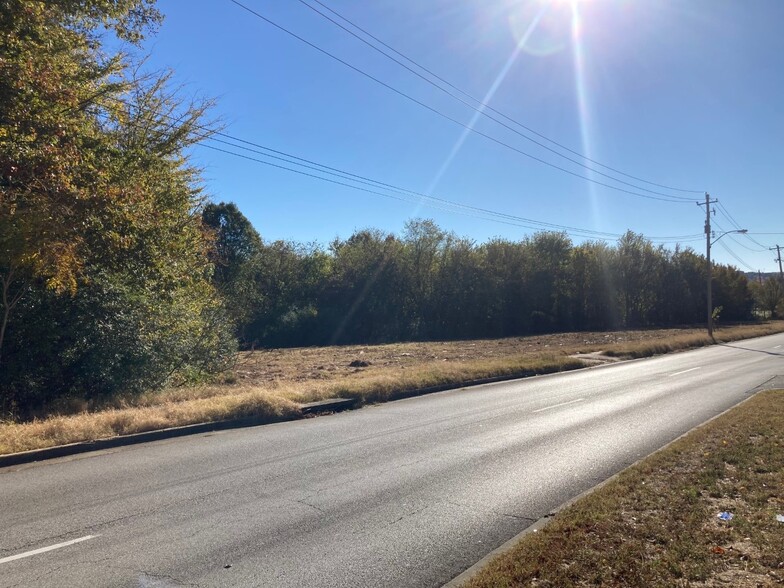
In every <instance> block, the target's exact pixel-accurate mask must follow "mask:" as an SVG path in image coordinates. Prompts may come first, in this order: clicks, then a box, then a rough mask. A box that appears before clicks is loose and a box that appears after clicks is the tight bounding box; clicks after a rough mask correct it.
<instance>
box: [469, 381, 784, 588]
mask: <svg viewBox="0 0 784 588" xmlns="http://www.w3.org/2000/svg"><path fill="white" fill-rule="evenodd" d="M783 511H784V391H782V390H779V391H770V392H761V393H759V394H758V395H756V396H754V397H753V398H751V399H750V400H748V401H746V402H744V403H743V404H741V405H740V406H738V407H736V408H734V409H732V410H731V411H729V412H728V413H726V414H724V415H722V416H720V417H719V418H717V419H714V420H713V421H711V422H709V423H707V424H706V425H703V426H702V427H699V428H698V429H696V430H695V431H693V432H691V433H689V434H688V435H687V436H685V437H683V438H681V439H679V440H677V441H675V442H674V443H673V444H671V445H669V446H668V447H667V448H665V449H663V450H661V451H659V452H657V453H655V454H654V455H652V456H650V457H648V458H646V459H644V460H643V461H641V462H640V463H638V464H636V465H634V466H632V467H630V468H628V469H627V470H625V471H624V472H622V473H621V474H619V475H618V476H617V477H616V478H615V479H613V480H611V481H610V482H608V483H607V484H605V485H604V486H602V487H600V488H599V489H597V490H596V491H595V492H593V493H591V494H589V495H588V496H586V497H584V498H582V499H580V500H578V501H577V502H575V503H573V504H572V505H570V506H568V507H566V508H565V509H564V510H563V511H561V512H559V513H558V514H556V515H555V517H554V518H553V519H552V520H551V521H550V522H549V523H548V524H547V525H545V526H544V527H542V528H541V529H539V530H538V531H537V532H536V533H529V534H527V535H526V536H525V537H523V538H522V539H521V540H520V542H519V543H518V544H517V545H516V546H515V547H514V548H513V549H512V550H511V551H509V552H507V553H505V554H503V555H500V556H498V557H497V558H495V559H494V560H492V561H491V562H490V563H489V564H488V565H487V566H486V567H485V568H483V569H482V570H481V571H480V572H479V573H478V574H477V575H476V576H474V577H473V578H472V579H471V580H469V581H468V582H466V583H465V584H464V585H463V586H464V587H465V588H485V587H490V586H492V587H522V586H536V587H539V588H544V587H547V588H550V587H553V588H554V587H559V588H561V587H562V588H570V587H577V586H579V587H591V586H614V587H630V588H631V587H639V586H646V587H648V586H650V587H665V586H679V587H684V588H685V587H694V588H697V587H706V588H708V587H709V588H714V587H718V586H734V587H737V588H757V587H758V586H765V587H767V586H780V585H782V584H784V523H782V522H779V520H777V516H778V515H782V514H784V512H783ZM721 513H730V514H731V516H725V517H724V518H728V519H730V520H722V519H721V518H719V515H720V514H721Z"/></svg>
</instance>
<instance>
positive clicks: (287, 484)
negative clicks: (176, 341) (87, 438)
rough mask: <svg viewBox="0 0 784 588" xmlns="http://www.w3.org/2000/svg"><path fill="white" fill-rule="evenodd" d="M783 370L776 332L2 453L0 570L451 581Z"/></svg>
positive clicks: (260, 582) (262, 582)
mask: <svg viewBox="0 0 784 588" xmlns="http://www.w3.org/2000/svg"><path fill="white" fill-rule="evenodd" d="M780 374H784V335H775V336H771V337H765V338H761V339H756V340H752V341H744V342H740V343H737V344H732V345H727V346H715V347H711V348H706V349H701V350H696V351H691V352H687V353H678V354H674V355H669V356H663V357H658V358H654V359H649V360H643V361H635V362H627V363H621V364H617V365H613V366H606V367H601V368H594V369H588V370H580V371H577V372H571V373H565V374H558V375H552V376H544V377H537V378H529V379H526V380H519V381H514V382H508V383H502V384H493V385H488V386H481V387H476V388H471V389H464V390H455V391H450V392H443V393H439V394H432V395H429V396H424V397H420V398H412V399H409V400H403V401H398V402H391V403H388V404H384V405H378V406H373V407H368V408H364V409H361V410H357V411H352V412H346V413H342V414H337V415H333V416H328V417H322V418H317V419H309V420H304V421H297V422H291V423H282V424H277V425H268V426H264V427H256V428H251V429H243V430H233V431H226V432H221V433H214V434H206V435H200V436H196V437H190V438H179V439H173V440H170V441H162V442H157V443H151V444H146V445H139V446H133V447H127V448H122V449H118V450H113V451H107V452H101V453H94V454H86V455H82V456H78V457H75V458H70V459H63V460H55V461H51V462H46V463H41V464H34V465H30V466H23V467H14V468H6V469H3V470H0V506H1V508H0V529H2V536H0V586H42V587H44V586H57V587H60V586H91V587H92V586H150V587H152V586H196V585H198V586H297V587H301V586H433V587H435V586H440V585H441V584H443V583H444V582H446V581H448V580H450V579H451V578H452V577H454V576H456V575H457V574H459V573H460V572H462V571H463V570H464V569H466V568H467V567H469V566H470V565H472V564H473V563H474V562H476V561H477V560H479V559H480V558H481V557H482V556H484V555H485V554H486V553H488V552H489V551H491V550H492V549H494V548H495V547H497V546H498V545H500V544H502V543H503V542H505V541H506V540H507V539H509V538H510V537H512V536H514V535H515V534H517V533H519V532H520V531H521V530H523V529H524V528H526V527H527V526H529V525H530V524H531V523H532V522H533V521H535V520H537V519H538V518H540V517H542V516H543V515H545V514H546V513H548V512H549V511H550V510H552V509H553V508H554V507H556V506H557V505H559V504H561V503H563V502H564V501H566V500H568V499H569V498H571V497H573V496H575V495H577V494H579V493H580V492H582V491H584V490H586V489H588V488H590V487H591V486H593V485H595V484H596V483H597V482H599V481H601V480H604V479H606V478H607V477H609V476H610V475H612V474H613V473H615V472H618V471H619V470H621V469H623V468H624V467H625V466H627V465H628V464H630V463H632V462H634V461H635V460H637V459H639V458H640V457H642V456H644V455H647V454H648V453H650V452H652V451H654V450H655V449H657V448H659V447H661V446H662V445H664V444H666V443H667V442H668V441H670V440H672V439H674V438H676V437H677V436H679V435H681V434H682V433H684V432H686V431H688V430H689V429H691V428H693V427H694V426H696V425H698V424H699V423H701V422H704V421H705V420H707V419H709V418H710V417H712V416H714V415H716V414H717V413H720V412H722V411H724V410H726V409H727V408H729V407H731V406H732V405H734V404H736V403H737V402H739V401H741V400H743V399H744V398H746V397H747V396H748V393H749V392H750V391H751V390H753V389H755V388H757V387H758V386H760V385H762V384H763V383H764V382H766V381H768V380H770V379H771V378H772V377H774V376H777V375H780ZM47 548H52V549H49V550H46V549H47Z"/></svg>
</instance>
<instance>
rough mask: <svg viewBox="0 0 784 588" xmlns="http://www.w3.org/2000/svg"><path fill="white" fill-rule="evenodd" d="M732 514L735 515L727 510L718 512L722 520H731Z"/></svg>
mask: <svg viewBox="0 0 784 588" xmlns="http://www.w3.org/2000/svg"><path fill="white" fill-rule="evenodd" d="M733 516H735V515H733V514H732V513H731V512H727V511H724V512H720V513H719V518H720V519H721V520H722V521H731V520H732V517H733Z"/></svg>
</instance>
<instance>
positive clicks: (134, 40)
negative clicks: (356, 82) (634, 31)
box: [0, 0, 781, 419]
mask: <svg viewBox="0 0 784 588" xmlns="http://www.w3.org/2000/svg"><path fill="white" fill-rule="evenodd" d="M161 20H162V15H161V14H160V13H159V12H158V11H157V10H156V8H155V2H154V0H4V1H3V2H2V4H1V5H0V419H3V418H9V417H10V418H29V417H30V416H32V415H35V414H36V411H42V410H44V409H46V410H47V411H51V410H55V409H57V407H58V406H59V405H62V404H63V403H69V402H71V401H76V402H77V403H78V402H87V403H90V402H92V401H93V400H100V399H101V398H103V397H107V396H112V397H116V396H118V395H125V394H128V395H131V394H138V393H141V392H144V391H147V390H153V389H156V388H160V387H162V386H167V385H172V384H176V383H186V382H196V381H199V380H204V379H208V378H210V377H211V375H212V374H215V373H218V372H221V371H222V370H225V369H227V368H230V367H231V365H232V362H233V361H234V360H235V358H236V350H237V348H238V347H243V348H253V347H259V346H301V345H317V344H318V345H322V344H324V345H328V344H341V343H378V342H386V341H401V340H427V339H454V338H475V337H505V336H514V335H525V334H529V333H542V332H549V331H562V330H580V329H609V328H623V327H645V326H662V325H678V324H692V323H697V322H700V321H701V320H702V319H703V313H704V310H703V309H704V308H705V305H706V302H705V260H704V259H703V258H702V256H700V255H698V254H696V253H694V252H693V251H691V250H689V249H676V250H674V251H668V250H666V249H664V248H662V247H657V246H654V245H653V244H652V243H651V242H650V241H648V240H646V239H645V238H644V237H643V236H641V235H637V234H634V233H631V232H630V233H627V234H626V235H624V236H623V238H621V239H620V240H619V241H618V242H617V243H615V244H612V245H607V244H604V243H598V242H595V243H590V242H589V243H582V244H574V243H572V242H571V241H570V239H569V238H568V237H567V236H566V235H564V234H559V233H539V234H536V235H534V236H531V237H527V238H524V239H522V240H520V241H510V240H505V239H493V240H491V241H489V242H487V243H482V244H477V243H475V242H473V241H471V240H470V239H466V238H461V237H458V236H456V235H454V234H452V233H449V232H446V231H444V230H443V229H441V228H439V227H438V226H437V225H436V224H435V223H434V222H432V221H430V220H412V221H411V222H409V223H408V224H407V225H406V227H405V229H404V230H403V232H402V234H401V235H399V236H398V235H392V234H387V233H383V232H381V231H379V230H374V229H368V230H361V231H357V232H356V233H355V234H353V235H352V236H350V237H349V238H347V239H336V240H334V241H333V242H332V243H330V244H329V245H328V246H327V247H320V246H305V245H300V244H296V243H291V242H282V241H275V242H265V241H264V240H263V239H262V238H261V236H260V235H259V234H258V233H257V232H256V231H255V230H254V229H253V227H252V226H251V224H250V223H249V222H248V220H247V218H245V216H244V215H243V214H242V212H241V211H240V210H239V209H238V208H237V207H236V206H235V205H233V204H230V203H229V204H227V203H218V204H215V203H210V202H208V200H207V199H206V198H205V196H204V193H203V187H202V181H201V174H200V170H199V169H198V168H197V167H196V166H195V165H194V164H193V163H192V162H191V161H190V159H189V155H188V153H189V147H190V146H192V145H193V144H195V143H196V142H198V141H200V140H202V139H203V138H205V137H206V136H209V135H210V134H211V133H212V132H214V131H215V130H217V127H216V125H214V124H211V123H210V121H209V120H207V119H206V116H207V112H208V110H209V107H210V103H209V102H207V101H192V100H185V99H183V98H182V97H181V93H180V92H178V91H177V90H176V89H172V87H171V84H170V77H171V74H170V73H168V72H163V73H158V74H150V73H144V72H143V65H142V64H141V63H140V62H139V61H138V60H135V59H134V58H132V57H131V55H132V54H133V49H134V47H135V46H137V45H138V44H139V43H140V41H141V40H142V39H143V38H144V36H145V35H148V34H151V33H153V32H154V31H155V29H156V27H157V26H158V25H159V24H160V22H161ZM107 39H108V40H111V43H107ZM110 45H111V47H118V46H119V47H124V48H128V47H130V50H128V51H126V50H123V49H121V50H111V49H110ZM714 288H715V300H716V306H717V307H720V308H721V311H720V318H721V320H728V321H731V320H744V319H748V318H750V317H751V316H752V306H753V303H752V296H751V290H750V287H749V284H748V282H747V281H746V278H745V277H744V276H743V275H742V274H740V273H739V272H738V271H736V270H735V269H733V268H731V267H727V266H718V267H717V268H716V269H715V287H714ZM772 288H773V286H764V288H763V287H762V286H760V287H759V297H760V299H763V298H764V299H765V300H767V302H765V304H767V306H766V307H765V308H766V309H767V311H766V312H768V313H769V314H771V313H775V312H781V310H780V309H779V307H777V304H778V302H776V300H778V299H777V298H776V296H779V297H780V294H781V290H778V291H775V292H774V291H772V290H771V289H772ZM777 292H778V294H777ZM771 300H773V301H774V303H773V305H772V306H770V303H769V302H770V301H771ZM771 309H772V310H771ZM58 403H60V404H58Z"/></svg>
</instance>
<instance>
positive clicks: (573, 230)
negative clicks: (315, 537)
mask: <svg viewBox="0 0 784 588" xmlns="http://www.w3.org/2000/svg"><path fill="white" fill-rule="evenodd" d="M222 134H223V133H222ZM224 135H225V134H224ZM208 140H211V141H219V142H220V143H223V144H226V145H229V146H231V147H235V148H239V149H246V150H249V151H251V152H254V153H257V154H260V155H263V156H264V157H274V158H275V159H277V160H280V161H283V162H285V163H289V164H293V165H299V166H301V167H305V168H306V169H310V170H312V171H316V172H319V173H328V174H330V175H333V176H337V177H338V178H340V179H341V180H347V181H352V182H359V183H362V184H365V185H368V186H371V187H373V188H378V189H387V190H391V191H393V192H396V193H397V194H399V196H393V195H390V194H387V193H382V192H378V191H376V190H370V189H367V188H362V187H360V186H355V185H353V184H348V183H346V182H343V181H338V180H333V179H330V178H324V177H323V176H319V175H316V174H311V173H308V172H303V171H301V170H297V169H293V168H289V167H286V166H283V165H279V164H275V163H272V162H268V161H264V160H261V159H258V158H255V157H250V156H247V155H242V154H240V153H235V152H232V151H229V150H226V149H221V148H218V147H214V146H212V145H206V144H201V146H202V147H207V148H208V149H212V150H214V151H220V152H222V153H226V154H229V155H234V156H236V157H241V158H243V159H248V160H250V161H254V162H257V163H262V164H264V165H268V166H271V167H275V168H278V169H283V170H286V171H290V172H293V173H297V174H300V175H304V176H307V177H311V178H315V179H319V180H322V181H326V182H330V183H333V184H338V185H340V186H345V187H348V188H353V189H355V190H360V191H363V192H368V193H370V194H375V195H378V196H384V197H387V198H392V199H394V200H401V201H404V202H416V203H420V202H421V200H422V199H426V200H427V201H428V202H427V204H428V205H429V206H434V207H435V208H438V209H440V210H445V211H447V212H456V213H458V214H467V215H468V216H474V217H475V218H484V219H485V220H493V221H497V222H502V223H504V224H511V225H513V226H521V227H525V228H530V229H542V228H545V229H553V230H560V231H563V232H566V233H568V234H572V235H575V236H579V237H587V238H593V239H598V240H604V241H608V240H614V239H618V238H620V237H621V236H622V235H620V234H617V233H608V232H603V231H595V230H593V229H582V228H579V227H571V226H566V225H558V224H555V223H548V222H545V221H538V220H534V219H529V218H525V217H520V216H515V215H511V214H508V213H502V212H498V211H494V210H490V209H486V208H480V207H476V206H470V205H467V204H461V203H459V202H454V201H452V200H447V199H445V198H439V197H436V196H429V195H427V194H422V193H419V192H415V191H413V190H408V189H405V188H400V187H398V186H395V185H393V184H386V183H384V182H379V181H377V180H373V179H371V178H367V177H366V176H359V175H357V174H352V173H350V172H346V171H343V170H340V169H338V168H333V167H329V166H325V165H323V164H320V163H317V162H314V161H311V160H307V159H304V158H301V157H297V156H293V155H290V154H286V153H284V152H282V151H277V150H273V149H270V148H268V147H263V146H260V147H261V148H262V149H266V150H269V151H272V152H274V153H278V154H282V155H285V156H286V157H290V158H292V159H297V160H300V161H304V162H307V163H311V164H313V165H306V164H303V163H298V162H296V161H289V160H286V159H285V158H284V157H277V156H271V155H269V154H267V153H263V152H260V151H256V150H254V149H251V148H248V147H243V146H242V145H235V144H232V143H230V142H228V141H222V140H218V139H215V138H214V137H210V138H209V139H208ZM241 141H244V140H241ZM244 142H245V141H244ZM315 166H318V167H315ZM319 167H321V168H325V169H326V170H333V173H330V172H328V171H324V170H322V169H319ZM339 174H344V176H341V175H339ZM345 176H352V177H345ZM354 178H359V180H358V179H354ZM371 182H373V183H371ZM374 184H377V185H374ZM412 197H414V198H416V200H412V199H411V198H412ZM450 207H451V208H450ZM455 209H458V210H455ZM461 209H462V210H461ZM464 211H468V213H466V212H464ZM471 213H473V214H471ZM476 213H480V214H483V215H489V216H491V217H493V218H490V219H487V217H486V216H478V215H477V214H476ZM499 219H506V220H499ZM532 225H533V226H532ZM649 239H650V240H652V241H662V242H665V243H667V242H675V241H682V242H687V241H696V240H701V239H702V236H701V235H696V234H695V235H675V236H668V237H650V238H649Z"/></svg>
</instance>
